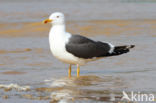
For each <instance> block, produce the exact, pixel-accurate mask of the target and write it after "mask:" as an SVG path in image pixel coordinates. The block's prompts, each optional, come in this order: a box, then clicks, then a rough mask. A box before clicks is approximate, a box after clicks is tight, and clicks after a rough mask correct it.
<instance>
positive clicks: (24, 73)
mask: <svg viewBox="0 0 156 103" xmlns="http://www.w3.org/2000/svg"><path fill="white" fill-rule="evenodd" d="M54 11H61V12H63V13H65V16H66V25H67V31H68V32H71V33H73V34H81V35H84V36H87V37H89V38H92V39H94V40H101V41H106V42H111V43H113V44H115V45H124V44H134V45H136V47H135V48H134V49H133V50H132V51H131V52H129V53H127V54H124V55H121V56H116V57H109V58H104V59H101V60H98V61H94V62H90V63H88V65H85V66H82V67H81V76H80V77H79V78H76V66H74V67H73V71H72V75H73V77H72V78H71V79H69V78H68V77H67V74H68V73H67V69H68V65H67V64H64V63H62V62H60V61H58V60H57V59H55V58H54V57H53V56H52V54H51V52H50V49H49V41H48V36H49V35H48V33H49V29H50V27H51V25H50V24H48V25H44V24H43V23H42V21H43V20H44V19H46V18H48V16H49V15H50V14H51V13H52V12H54ZM155 18H156V2H154V1H152V0H151V1H149V2H145V1H144V2H143V1H142V2H141V1H138V2H128V0H127V2H123V0H116V1H115V0H110V1H108V0H99V1H96V0H91V1H90V0H79V1H76V0H68V1H66V0H54V1H53V2H52V1H50V0H46V2H44V1H41V0H38V1H37V0H35V1H31V0H15V1H14V2H13V1H11V0H6V1H3V2H2V3H0V103H119V102H120V100H121V98H122V96H123V94H122V92H123V91H126V92H127V93H128V94H130V92H131V91H134V92H136V93H137V92H141V93H147V94H148V93H152V94H154V95H155V96H156V86H155V85H156V82H155V80H154V79H155V78H156V75H155V74H156V63H155V60H156V59H155V57H156V53H155V51H156V48H155V45H156V19H155ZM123 103H125V102H123ZM132 103H133V102H132ZM138 103H142V102H138ZM145 103H147V102H145Z"/></svg>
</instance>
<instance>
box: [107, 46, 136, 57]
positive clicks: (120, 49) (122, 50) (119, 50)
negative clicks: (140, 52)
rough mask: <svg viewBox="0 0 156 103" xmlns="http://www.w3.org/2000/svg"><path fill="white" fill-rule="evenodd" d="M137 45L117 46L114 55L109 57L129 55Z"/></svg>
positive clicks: (111, 54) (110, 54)
mask: <svg viewBox="0 0 156 103" xmlns="http://www.w3.org/2000/svg"><path fill="white" fill-rule="evenodd" d="M134 47H135V45H124V46H115V47H114V50H113V52H112V53H109V54H108V55H107V56H116V55H121V54H124V53H127V52H129V51H130V49H132V48H134Z"/></svg>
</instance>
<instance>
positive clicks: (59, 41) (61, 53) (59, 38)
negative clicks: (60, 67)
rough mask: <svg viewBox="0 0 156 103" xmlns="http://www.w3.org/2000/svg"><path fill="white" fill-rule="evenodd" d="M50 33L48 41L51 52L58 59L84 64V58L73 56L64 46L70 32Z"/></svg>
mask: <svg viewBox="0 0 156 103" xmlns="http://www.w3.org/2000/svg"><path fill="white" fill-rule="evenodd" d="M53 33H55V32H52V33H50V35H49V42H50V49H51V52H52V54H53V55H54V56H55V57H56V58H57V59H59V60H61V61H63V62H65V63H68V64H80V65H84V64H85V60H84V59H80V58H77V57H75V56H74V55H72V54H70V53H68V52H67V51H66V48H65V44H66V43H68V40H69V38H70V37H71V34H69V33H66V34H62V33H61V34H58V33H57V34H53Z"/></svg>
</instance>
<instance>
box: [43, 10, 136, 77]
mask: <svg viewBox="0 0 156 103" xmlns="http://www.w3.org/2000/svg"><path fill="white" fill-rule="evenodd" d="M43 23H44V24H47V23H51V24H52V27H51V29H50V32H49V43H50V50H51V52H52V54H53V56H54V57H56V58H57V59H58V60H60V61H62V62H64V63H67V64H69V69H68V77H71V66H72V65H77V77H79V74H80V66H81V65H85V64H86V63H87V62H90V61H94V60H97V59H100V58H104V57H109V56H117V55H121V54H124V53H127V52H129V51H130V49H131V48H133V47H134V46H135V45H123V46H114V45H113V44H111V43H107V42H101V41H94V40H91V39H89V38H87V37H85V36H81V35H72V34H71V33H69V32H66V26H65V16H64V14H63V13H61V12H55V13H52V14H51V15H50V16H49V18H48V19H46V20H44V21H43Z"/></svg>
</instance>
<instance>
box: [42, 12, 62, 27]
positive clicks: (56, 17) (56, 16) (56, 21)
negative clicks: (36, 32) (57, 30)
mask: <svg viewBox="0 0 156 103" xmlns="http://www.w3.org/2000/svg"><path fill="white" fill-rule="evenodd" d="M43 23H44V24H47V23H51V24H52V25H62V24H64V14H63V13H61V12H55V13H52V14H51V15H50V16H49V18H48V19H46V20H44V21H43Z"/></svg>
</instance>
